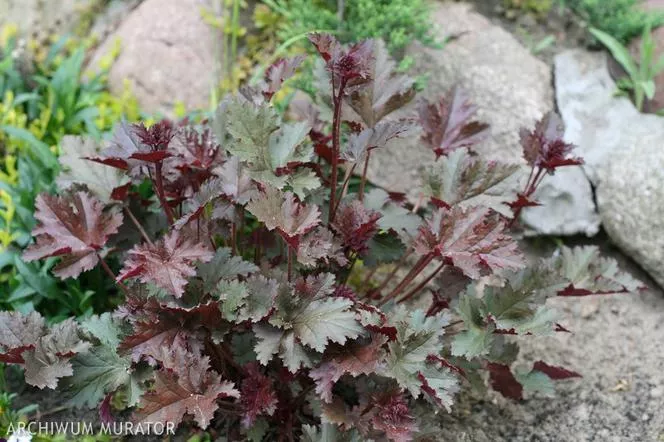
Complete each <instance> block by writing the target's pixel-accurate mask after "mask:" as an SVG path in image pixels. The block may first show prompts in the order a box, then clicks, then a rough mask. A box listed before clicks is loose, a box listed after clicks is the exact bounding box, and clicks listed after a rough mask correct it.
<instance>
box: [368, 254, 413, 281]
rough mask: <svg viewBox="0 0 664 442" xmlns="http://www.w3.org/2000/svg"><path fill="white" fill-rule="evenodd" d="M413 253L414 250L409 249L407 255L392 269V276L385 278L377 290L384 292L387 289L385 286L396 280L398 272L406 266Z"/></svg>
mask: <svg viewBox="0 0 664 442" xmlns="http://www.w3.org/2000/svg"><path fill="white" fill-rule="evenodd" d="M412 253H413V249H412V248H410V249H408V250H407V251H406V253H404V254H403V256H402V257H401V258H400V259H399V261H398V262H397V263H396V264H395V266H394V268H393V269H392V271H390V274H389V275H387V277H386V278H385V280H383V282H381V283H380V285H379V286H378V287H377V288H376V290H377V291H381V290H383V289H384V288H385V286H386V285H387V284H389V282H390V281H391V280H392V279H393V278H394V276H395V275H396V274H397V272H398V271H399V269H400V268H401V267H402V266H403V265H404V264H405V262H406V260H407V259H408V257H409V256H410V255H411V254H412Z"/></svg>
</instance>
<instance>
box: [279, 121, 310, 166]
mask: <svg viewBox="0 0 664 442" xmlns="http://www.w3.org/2000/svg"><path fill="white" fill-rule="evenodd" d="M310 130H311V126H310V125H309V123H308V122H307V121H300V122H297V123H289V124H283V125H282V126H281V128H280V129H279V130H277V131H276V132H274V133H273V134H272V135H271V136H270V144H269V164H270V166H271V169H270V170H275V169H277V168H279V167H284V166H286V165H287V164H288V163H291V162H308V161H310V160H311V156H312V155H313V147H312V146H310V145H305V146H303V142H304V140H305V139H306V138H307V136H308V134H309V131H310Z"/></svg>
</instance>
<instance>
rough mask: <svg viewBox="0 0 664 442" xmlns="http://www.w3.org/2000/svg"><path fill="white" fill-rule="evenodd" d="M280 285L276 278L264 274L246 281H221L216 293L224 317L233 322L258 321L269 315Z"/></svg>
mask: <svg viewBox="0 0 664 442" xmlns="http://www.w3.org/2000/svg"><path fill="white" fill-rule="evenodd" d="M278 288H279V286H278V283H277V281H275V280H274V279H268V278H266V277H265V276H263V275H254V276H251V277H250V278H249V279H248V280H247V281H246V283H243V282H239V281H220V282H219V284H218V285H217V289H216V293H217V295H218V296H219V299H220V300H221V301H222V302H221V311H222V314H223V316H224V318H225V319H226V320H228V321H231V322H237V323H240V322H244V321H248V320H251V321H252V322H257V321H259V320H261V319H262V318H264V317H265V316H267V314H268V313H269V312H270V310H271V309H272V307H273V306H274V298H275V297H276V296H277V290H278Z"/></svg>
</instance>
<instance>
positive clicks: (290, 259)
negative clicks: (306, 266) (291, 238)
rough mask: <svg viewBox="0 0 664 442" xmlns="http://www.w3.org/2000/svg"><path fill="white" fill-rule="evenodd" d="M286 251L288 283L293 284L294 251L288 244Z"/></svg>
mask: <svg viewBox="0 0 664 442" xmlns="http://www.w3.org/2000/svg"><path fill="white" fill-rule="evenodd" d="M286 249H287V252H286V253H287V254H288V282H291V280H292V279H293V249H292V248H291V246H289V245H288V244H286Z"/></svg>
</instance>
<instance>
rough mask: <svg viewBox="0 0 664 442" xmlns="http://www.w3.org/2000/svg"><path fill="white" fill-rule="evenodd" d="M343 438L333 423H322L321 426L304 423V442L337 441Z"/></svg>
mask: <svg viewBox="0 0 664 442" xmlns="http://www.w3.org/2000/svg"><path fill="white" fill-rule="evenodd" d="M340 440H343V438H342V437H341V434H340V433H339V431H338V430H337V426H336V425H333V424H321V425H320V428H319V427H315V426H313V425H309V424H305V425H302V441H303V442H337V441H340Z"/></svg>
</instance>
